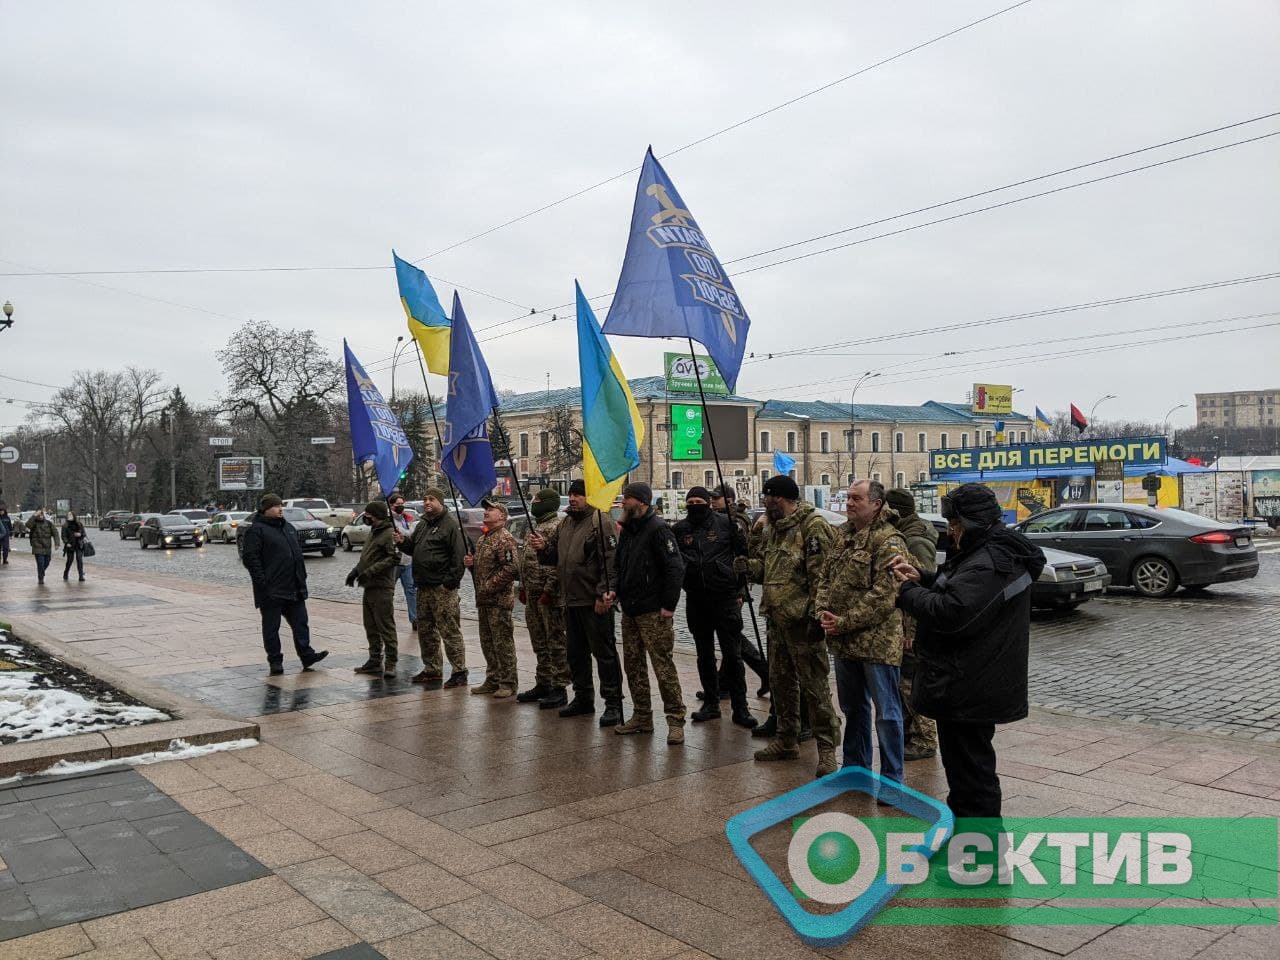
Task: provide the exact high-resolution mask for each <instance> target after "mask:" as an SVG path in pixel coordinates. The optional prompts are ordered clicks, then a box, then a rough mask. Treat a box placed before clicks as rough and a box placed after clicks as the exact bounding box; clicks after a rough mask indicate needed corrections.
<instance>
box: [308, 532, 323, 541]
mask: <svg viewBox="0 0 1280 960" xmlns="http://www.w3.org/2000/svg"><path fill="white" fill-rule="evenodd" d="M307 539H308V540H319V539H320V534H318V533H308V534H307Z"/></svg>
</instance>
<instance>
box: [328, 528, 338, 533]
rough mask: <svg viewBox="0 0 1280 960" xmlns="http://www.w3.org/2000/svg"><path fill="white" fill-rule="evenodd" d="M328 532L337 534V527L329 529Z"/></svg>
mask: <svg viewBox="0 0 1280 960" xmlns="http://www.w3.org/2000/svg"><path fill="white" fill-rule="evenodd" d="M329 532H330V533H337V532H338V528H337V527H329Z"/></svg>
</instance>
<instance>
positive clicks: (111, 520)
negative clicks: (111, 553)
mask: <svg viewBox="0 0 1280 960" xmlns="http://www.w3.org/2000/svg"><path fill="white" fill-rule="evenodd" d="M131 516H133V514H132V513H131V512H130V511H128V510H111V511H108V512H107V513H104V514H103V515H102V516H101V517H99V518H98V529H99V530H119V529H120V524H122V523H124V522H125V521H126V520H128V519H129V518H130V517H131Z"/></svg>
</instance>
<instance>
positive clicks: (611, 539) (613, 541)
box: [609, 533, 618, 548]
mask: <svg viewBox="0 0 1280 960" xmlns="http://www.w3.org/2000/svg"><path fill="white" fill-rule="evenodd" d="M617 545H618V538H617V537H615V536H614V535H613V534H612V533H611V534H609V546H610V547H611V548H612V547H616V546H617Z"/></svg>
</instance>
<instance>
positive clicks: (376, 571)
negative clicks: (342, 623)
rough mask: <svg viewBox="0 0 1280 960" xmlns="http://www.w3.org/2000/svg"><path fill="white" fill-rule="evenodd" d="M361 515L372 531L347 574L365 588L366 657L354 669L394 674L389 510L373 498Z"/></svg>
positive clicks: (395, 553) (394, 570)
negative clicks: (356, 560)
mask: <svg viewBox="0 0 1280 960" xmlns="http://www.w3.org/2000/svg"><path fill="white" fill-rule="evenodd" d="M364 519H365V522H366V523H368V524H369V527H370V529H371V530H372V533H371V534H370V536H369V539H368V541H367V542H366V543H365V545H364V549H362V550H361V551H360V562H359V563H357V564H356V565H355V567H353V568H352V570H351V572H350V573H348V574H347V586H348V587H354V586H356V585H357V584H359V585H360V586H361V587H363V588H364V604H363V609H364V636H365V640H366V641H368V644H369V659H368V660H366V661H365V662H364V663H363V664H362V665H361V666H358V667H356V673H367V674H369V675H370V676H377V677H383V676H385V677H394V676H395V675H396V657H397V651H398V645H397V642H396V615H395V598H396V577H397V575H398V570H399V566H400V551H399V550H397V549H396V545H395V540H394V537H393V527H392V525H391V511H389V510H388V509H387V503H386V501H385V500H374V501H372V502H370V503H369V505H368V506H366V507H365V508H364Z"/></svg>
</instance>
